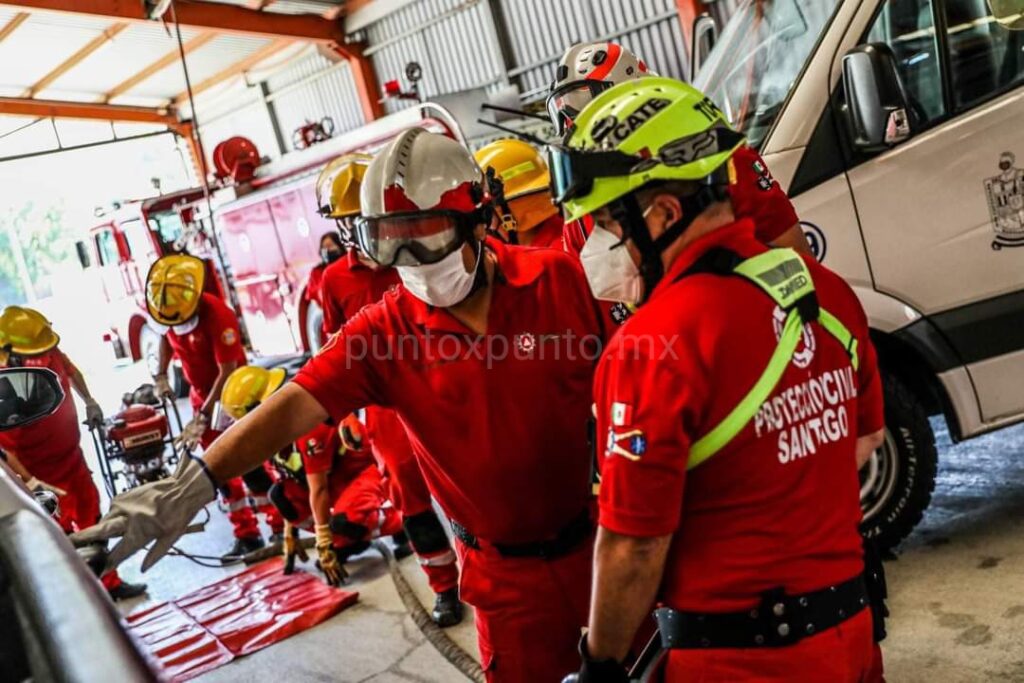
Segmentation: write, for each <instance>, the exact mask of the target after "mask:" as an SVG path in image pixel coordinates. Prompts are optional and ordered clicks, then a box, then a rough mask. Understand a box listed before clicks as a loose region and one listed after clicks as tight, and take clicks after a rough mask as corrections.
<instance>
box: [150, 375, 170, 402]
mask: <svg viewBox="0 0 1024 683" xmlns="http://www.w3.org/2000/svg"><path fill="white" fill-rule="evenodd" d="M153 391H154V392H155V393H156V395H157V396H159V397H160V398H174V390H173V389H171V383H170V382H168V381H167V375H157V376H156V377H154V378H153Z"/></svg>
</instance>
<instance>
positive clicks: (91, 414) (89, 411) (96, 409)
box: [85, 398, 103, 429]
mask: <svg viewBox="0 0 1024 683" xmlns="http://www.w3.org/2000/svg"><path fill="white" fill-rule="evenodd" d="M85 423H86V424H87V425H89V429H95V428H96V427H99V426H101V425H102V424H103V409H102V408H100V404H98V403H96V400H95V399H92V398H90V399H89V400H88V401H86V402H85Z"/></svg>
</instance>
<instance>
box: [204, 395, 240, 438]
mask: <svg viewBox="0 0 1024 683" xmlns="http://www.w3.org/2000/svg"><path fill="white" fill-rule="evenodd" d="M237 421H238V420H236V419H235V418H234V417H233V416H232V415H231V414H230V413H228V410H227V408H225V407H224V404H223V403H221V402H220V401H217V403H215V404H214V406H213V415H212V416H211V417H210V429H212V430H214V431H216V432H226V431H227V429H228V427H230V426H231V425H233V424H235V422H237Z"/></svg>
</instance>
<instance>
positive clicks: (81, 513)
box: [25, 446, 121, 590]
mask: <svg viewBox="0 0 1024 683" xmlns="http://www.w3.org/2000/svg"><path fill="white" fill-rule="evenodd" d="M67 457H68V458H69V459H73V460H74V461H75V465H74V466H73V467H71V468H68V470H67V472H66V473H65V474H63V475H62V476H60V477H52V476H51V477H45V478H44V477H40V478H41V479H43V481H45V482H46V483H47V484H52V485H53V486H56V487H57V488H59V489H63V490H65V491H67V493H66V494H65V495H63V496H60V497H59V498H58V502H59V503H60V517H59V518H58V520H57V521H58V522H60V526H61V528H62V529H63V530H64V532H65V533H68V534H70V533H72V532H75V531H82V530H83V529H88V528H89V527H91V526H92V525H93V524H95V523H96V522H97V521H99V518H100V492H99V490H98V489H97V488H96V482H95V481H93V478H92V472H90V471H89V466H88V465H86V464H85V457H84V456H83V455H82V449H81V448H80V447H78V446H76V447H75V451H74V452H73V453H69V454H68V455H67ZM29 464H31V463H29ZM29 464H26V465H25V466H26V467H28V470H29V472H32V468H31V467H29ZM32 474H33V475H34V476H39V475H37V474H36V473H35V472H32ZM100 580H101V581H102V582H103V586H104V587H105V588H106V589H107V590H112V589H114V588H117V587H118V586H119V585H121V577H120V576H118V574H117V571H116V570H115V571H112V572H107V573H106V574H104V575H103V576H102V577H100Z"/></svg>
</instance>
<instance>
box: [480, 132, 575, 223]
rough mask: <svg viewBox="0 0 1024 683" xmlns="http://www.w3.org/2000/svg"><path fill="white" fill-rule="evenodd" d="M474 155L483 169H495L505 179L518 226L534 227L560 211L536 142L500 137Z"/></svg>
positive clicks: (506, 193) (505, 186)
mask: <svg viewBox="0 0 1024 683" xmlns="http://www.w3.org/2000/svg"><path fill="white" fill-rule="evenodd" d="M474 156H475V157H476V161H477V163H478V164H479V165H480V168H482V169H483V170H484V171H487V170H488V169H489V168H493V169H494V173H495V174H496V175H497V176H498V177H499V178H501V182H502V185H504V193H505V201H507V202H508V205H509V210H510V211H511V213H512V217H513V218H514V219H515V223H516V225H515V226H514V227H515V229H517V230H522V231H527V230H532V229H533V228H535V227H537V226H538V225H540V224H541V223H542V222H544V221H545V220H547V219H548V218H550V217H551V216H554V215H555V214H556V213H558V207H557V206H555V204H553V203H552V202H551V199H550V197H549V196H548V181H549V173H548V165H547V163H545V161H544V158H543V157H542V156H541V155H540V153H539V152H538V151H537V149H536V148H535V147H533V145H531V144H529V143H527V142H523V141H522V140H498V141H496V142H492V143H491V144H489V145H486V146H484V147H481V148H480V149H479V150H477V152H476V154H475V155H474Z"/></svg>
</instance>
